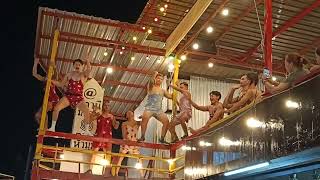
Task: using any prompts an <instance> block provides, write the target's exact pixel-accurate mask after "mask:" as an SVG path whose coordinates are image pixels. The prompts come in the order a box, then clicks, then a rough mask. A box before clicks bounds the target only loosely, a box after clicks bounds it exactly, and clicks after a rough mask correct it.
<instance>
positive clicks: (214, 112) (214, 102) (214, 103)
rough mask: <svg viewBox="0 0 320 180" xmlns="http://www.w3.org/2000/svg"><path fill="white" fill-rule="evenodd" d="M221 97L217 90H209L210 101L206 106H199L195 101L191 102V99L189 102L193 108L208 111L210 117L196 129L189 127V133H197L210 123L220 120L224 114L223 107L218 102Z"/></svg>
mask: <svg viewBox="0 0 320 180" xmlns="http://www.w3.org/2000/svg"><path fill="white" fill-rule="evenodd" d="M220 99H221V93H220V92H219V91H211V92H210V102H211V104H210V105H208V106H199V105H198V104H196V103H195V102H193V101H192V100H191V99H190V100H191V104H192V106H193V107H194V108H196V109H198V110H200V111H208V112H209V115H210V118H209V120H208V121H207V122H206V124H205V125H204V126H203V127H202V128H200V129H197V130H194V129H193V128H191V127H189V130H190V132H191V134H195V133H199V132H201V131H203V130H206V129H207V128H208V127H209V126H210V125H211V124H212V123H214V122H216V121H218V120H220V119H222V118H223V116H224V109H223V105H222V103H221V102H219V101H220Z"/></svg>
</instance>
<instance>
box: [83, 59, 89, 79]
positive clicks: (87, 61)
mask: <svg viewBox="0 0 320 180" xmlns="http://www.w3.org/2000/svg"><path fill="white" fill-rule="evenodd" d="M90 72H91V64H90V58H89V54H87V57H86V70H85V71H84V72H83V73H84V76H85V77H87V78H88V77H89V75H90Z"/></svg>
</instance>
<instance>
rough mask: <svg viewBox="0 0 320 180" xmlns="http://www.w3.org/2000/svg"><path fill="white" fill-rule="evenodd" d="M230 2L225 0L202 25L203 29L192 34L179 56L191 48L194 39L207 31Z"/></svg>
mask: <svg viewBox="0 0 320 180" xmlns="http://www.w3.org/2000/svg"><path fill="white" fill-rule="evenodd" d="M228 2H229V0H223V1H222V2H221V3H220V4H219V7H218V8H217V9H216V10H215V11H213V12H212V13H211V14H210V15H209V17H208V18H207V19H206V20H205V22H204V23H203V24H202V25H201V27H200V28H199V29H198V31H197V32H195V33H194V34H192V35H191V37H190V38H189V39H188V40H187V41H186V43H185V44H184V45H183V46H182V47H181V48H180V49H178V50H177V55H180V54H182V53H183V52H184V51H185V50H186V49H187V48H188V47H189V46H190V44H191V43H192V42H193V41H194V39H196V38H197V37H198V36H199V34H200V33H201V32H202V31H203V29H205V28H206V27H207V26H208V25H209V24H210V22H211V21H212V19H213V18H215V17H216V16H217V14H218V13H220V12H221V10H222V9H223V8H224V6H225V5H226V4H227V3H228Z"/></svg>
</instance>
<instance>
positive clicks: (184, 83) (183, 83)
mask: <svg viewBox="0 0 320 180" xmlns="http://www.w3.org/2000/svg"><path fill="white" fill-rule="evenodd" d="M181 84H182V85H185V86H187V87H189V84H188V83H186V82H181V83H180V85H181Z"/></svg>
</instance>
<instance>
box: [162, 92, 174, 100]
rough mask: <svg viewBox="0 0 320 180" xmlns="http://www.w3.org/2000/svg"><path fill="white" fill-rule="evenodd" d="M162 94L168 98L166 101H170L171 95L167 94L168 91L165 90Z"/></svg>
mask: <svg viewBox="0 0 320 180" xmlns="http://www.w3.org/2000/svg"><path fill="white" fill-rule="evenodd" d="M163 91H164V92H163V94H164V97H166V98H168V99H172V93H169V92H168V91H166V90H163Z"/></svg>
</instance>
